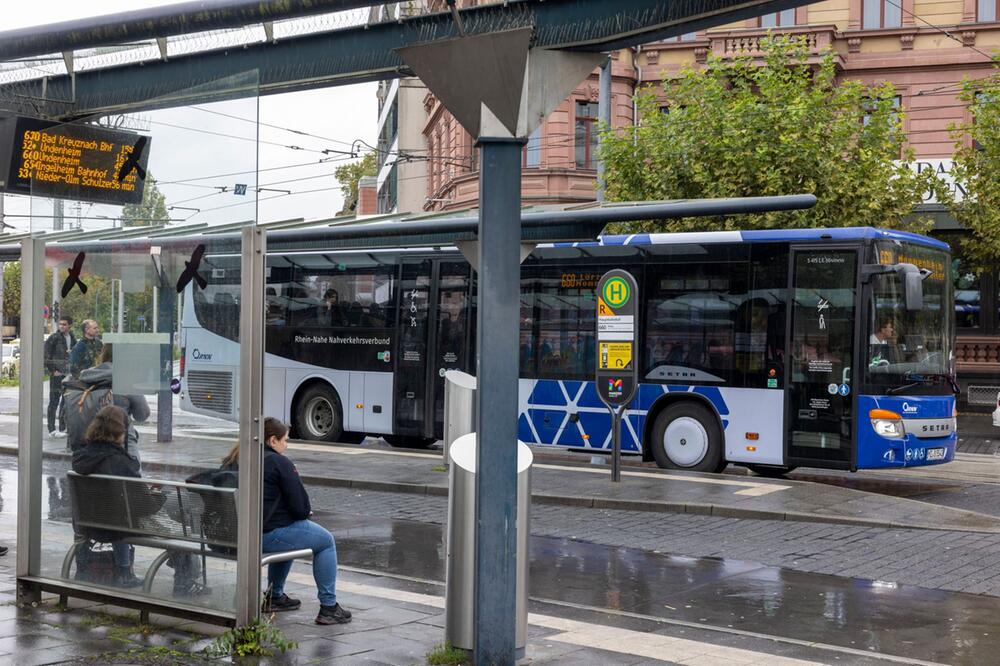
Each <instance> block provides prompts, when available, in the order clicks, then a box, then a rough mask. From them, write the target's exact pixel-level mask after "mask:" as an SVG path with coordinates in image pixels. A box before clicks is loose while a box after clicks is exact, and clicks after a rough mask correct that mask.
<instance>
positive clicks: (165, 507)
mask: <svg viewBox="0 0 1000 666" xmlns="http://www.w3.org/2000/svg"><path fill="white" fill-rule="evenodd" d="M66 478H67V481H68V484H69V494H70V506H71V507H72V518H73V530H74V532H75V533H76V534H77V535H84V537H85V538H87V540H88V541H89V540H94V541H97V542H99V543H107V542H109V541H110V540H109V541H105V540H103V539H92V538H91V537H87V536H86V535H88V534H93V533H94V531H95V530H96V531H98V532H113V533H116V534H118V535H121V536H120V537H118V538H115V539H114V540H115V541H124V542H126V543H129V544H131V545H133V546H143V547H147V548H159V549H162V550H163V552H162V553H160V554H159V555H157V557H156V558H155V559H154V560H153V562H152V564H150V566H149V569H148V570H147V571H146V575H145V576H144V578H143V584H142V591H143V592H144V593H146V594H149V592H150V591H151V590H152V587H153V581H154V579H155V578H156V574H157V572H159V570H160V568H161V567H162V566H163V564H164V563H165V562H166V561H167V559H168V558H169V557H170V555H171V553H188V554H192V555H197V556H199V557H201V559H202V567H201V571H202V581H203V582H204V583H205V584H207V572H206V567H205V559H206V558H209V557H214V558H219V559H224V560H230V561H233V560H235V559H236V555H235V553H236V544H237V537H236V530H237V510H236V506H237V503H236V502H237V496H238V489H236V488H216V487H214V486H202V485H197V484H193V483H184V482H179V481H165V480H160V479H136V478H131V477H123V476H106V475H101V474H91V475H88V476H84V475H80V474H77V473H76V472H72V471H71V472H67V474H66ZM77 546H79V543H78V542H74V544H73V545H72V546H71V547H70V549H69V552H67V553H66V556H65V557H64V558H63V564H62V577H63V578H64V579H68V578H69V575H70V569H71V568H72V565H73V560H74V559H75V557H76V553H77ZM311 555H312V550H311V549H308V548H306V549H302V550H289V551H283V552H277V553H265V554H264V555H263V556H262V557H261V559H260V565H261V566H262V567H263V566H266V565H268V564H274V563H275V562H286V561H288V560H294V559H298V558H303V557H309V556H311ZM60 602H62V603H65V597H62V598H60ZM142 614H143V616H148V613H146V612H143V613H142ZM142 619H143V621H145V620H146V619H148V617H143V618H142Z"/></svg>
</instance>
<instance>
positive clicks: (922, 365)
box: [866, 245, 952, 392]
mask: <svg viewBox="0 0 1000 666" xmlns="http://www.w3.org/2000/svg"><path fill="white" fill-rule="evenodd" d="M880 255H881V257H880V258H882V259H883V261H882V263H887V262H886V261H885V259H888V258H889V257H891V261H892V263H911V264H914V265H916V266H917V267H918V268H923V269H926V270H929V271H930V274H929V275H928V276H927V277H926V278H925V279H924V281H923V307H922V308H921V309H920V310H907V309H906V303H905V292H904V285H903V278H902V276H901V275H898V274H896V273H884V274H880V275H876V276H874V278H873V280H872V290H871V300H870V301H869V304H868V317H867V319H868V322H867V323H868V328H867V332H866V335H867V339H868V364H867V368H868V373H867V374H868V383H869V384H870V385H871V386H872V387H873V388H875V389H876V390H878V389H882V390H884V391H887V392H890V391H892V390H893V389H894V388H895V389H897V390H898V389H901V388H902V387H903V386H912V385H913V384H915V383H916V384H921V383H936V384H947V383H948V381H947V380H948V378H949V377H950V376H951V366H952V363H951V360H952V348H951V339H952V338H951V327H952V317H951V310H952V306H951V302H950V298H951V297H950V289H949V288H948V285H949V284H950V280H951V278H950V276H949V275H948V272H949V269H950V262H949V259H948V256H947V254H946V253H945V252H942V251H940V250H934V249H932V248H927V247H920V246H913V245H909V246H905V245H904V246H903V247H901V248H897V247H893V248H880Z"/></svg>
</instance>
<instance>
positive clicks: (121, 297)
mask: <svg viewBox="0 0 1000 666" xmlns="http://www.w3.org/2000/svg"><path fill="white" fill-rule="evenodd" d="M118 332H119V333H124V332H125V281H124V280H118Z"/></svg>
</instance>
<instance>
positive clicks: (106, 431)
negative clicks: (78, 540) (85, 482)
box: [73, 405, 211, 597]
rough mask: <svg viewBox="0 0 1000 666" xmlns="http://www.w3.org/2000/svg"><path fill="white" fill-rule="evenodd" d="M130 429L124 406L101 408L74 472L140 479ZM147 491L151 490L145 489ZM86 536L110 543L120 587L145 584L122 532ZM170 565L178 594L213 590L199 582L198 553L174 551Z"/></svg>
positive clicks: (76, 458) (157, 503)
mask: <svg viewBox="0 0 1000 666" xmlns="http://www.w3.org/2000/svg"><path fill="white" fill-rule="evenodd" d="M127 429H128V416H127V415H126V414H125V410H124V409H122V408H121V407H117V406H115V405H108V406H106V407H102V408H101V409H100V410H99V411H98V412H97V414H96V415H95V416H94V418H93V420H92V421H91V422H90V426H89V427H88V428H87V444H86V446H84V447H82V448H80V449H78V450H77V452H76V453H74V454H73V471H74V472H76V473H77V474H84V475H87V474H102V475H107V476H125V477H131V478H136V479H137V478H140V474H139V462H138V461H137V460H135V459H134V458H132V457H131V456H129V455H128V453H126V452H125V437H126V434H127ZM146 492H147V493H151V492H152V491H149V490H146ZM95 499H96V498H95ZM162 505H163V502H162V500H161V501H155V500H154V501H136V502H134V506H136V507H138V506H146V507H155V509H154V510H153V513H155V512H156V511H158V510H159V508H160V507H161V506H162ZM133 517H136V516H133ZM85 536H87V537H88V538H90V539H93V540H94V541H97V542H99V543H110V544H111V550H112V552H113V553H114V564H115V578H114V580H115V585H118V586H119V587H137V586H139V585H142V580H141V579H139V578H136V577H135V576H134V575H133V574H132V547H131V546H130V545H129V544H128V543H127V542H125V541H121V540H120V539H121V538H122V535H120V534H117V533H112V532H107V531H103V530H102V531H91V532H89V533H87V534H85ZM167 564H168V565H169V566H171V567H172V568H173V569H174V595H175V596H178V597H187V596H198V595H203V594H209V593H211V589H210V588H208V587H205V586H203V585H201V583H199V582H198V581H197V576H198V573H199V566H198V558H196V557H195V556H193V555H190V554H188V553H180V552H171V555H170V559H169V560H167Z"/></svg>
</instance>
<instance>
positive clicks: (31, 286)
mask: <svg viewBox="0 0 1000 666" xmlns="http://www.w3.org/2000/svg"><path fill="white" fill-rule="evenodd" d="M44 303H45V243H44V242H43V241H41V240H38V239H35V238H26V239H24V240H23V241H21V386H20V390H19V397H18V399H19V404H20V406H21V407H20V409H21V416H22V417H23V418H21V419H19V420H18V425H17V440H18V448H17V576H18V578H20V577H22V576H36V575H38V573H39V561H40V554H41V547H42V546H41V544H42V413H43V412H42V410H43V409H44V407H43V405H42V339H43V337H44V322H43V321H42V318H41V312H42V305H43V304H44ZM17 597H18V601H21V602H32V601H39V600H40V599H41V592H40V591H39V590H38V589H37V588H33V587H31V586H22V585H20V584H19V585H18V592H17Z"/></svg>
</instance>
